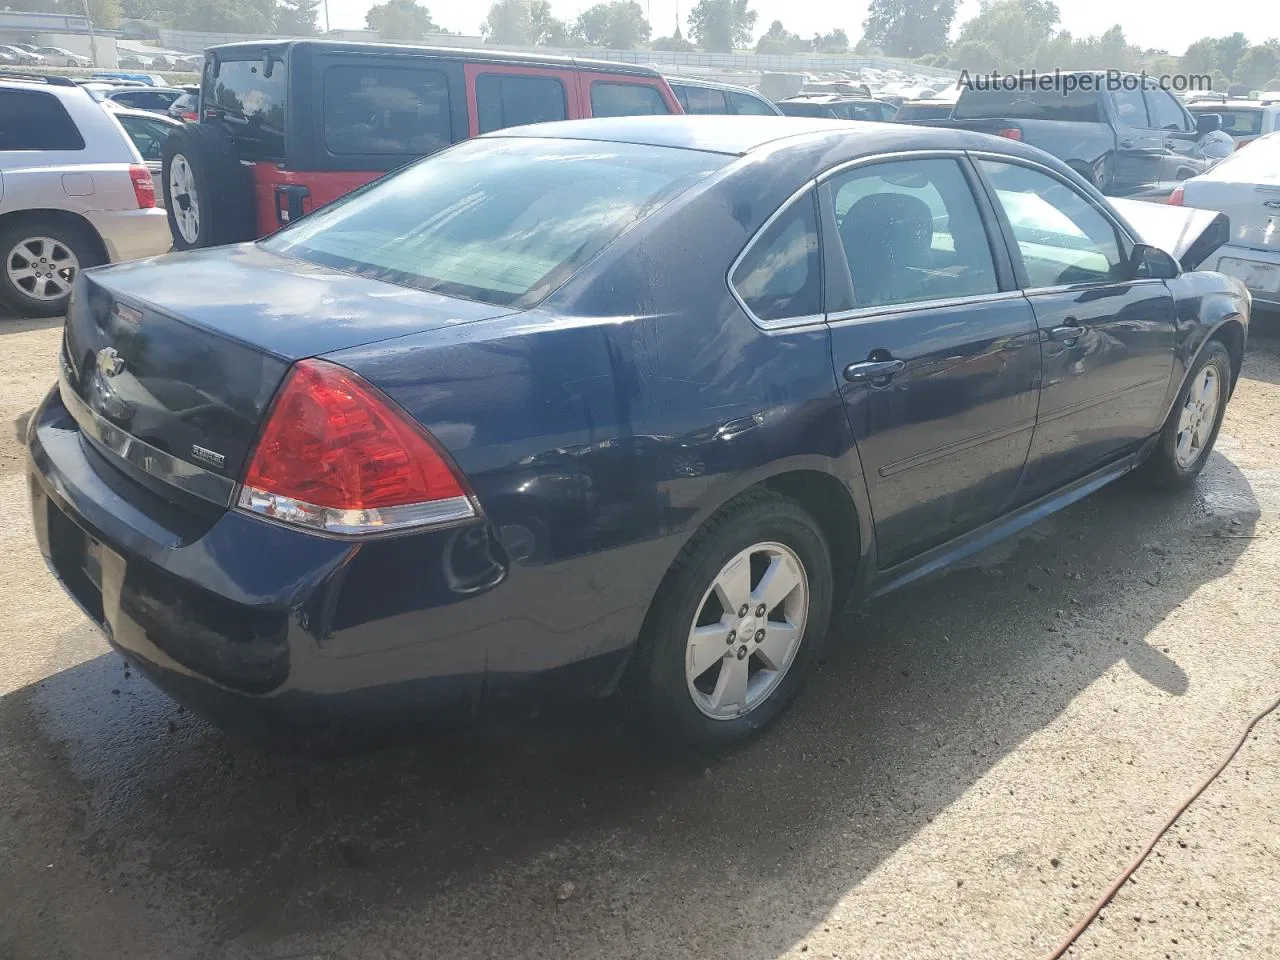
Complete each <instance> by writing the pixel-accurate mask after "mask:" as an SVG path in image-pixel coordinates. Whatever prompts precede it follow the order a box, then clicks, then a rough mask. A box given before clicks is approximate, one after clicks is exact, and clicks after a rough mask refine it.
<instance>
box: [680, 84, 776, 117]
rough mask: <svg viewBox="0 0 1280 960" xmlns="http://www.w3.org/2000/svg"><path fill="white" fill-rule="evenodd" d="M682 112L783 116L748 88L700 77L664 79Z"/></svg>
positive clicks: (766, 99)
mask: <svg viewBox="0 0 1280 960" xmlns="http://www.w3.org/2000/svg"><path fill="white" fill-rule="evenodd" d="M667 83H669V84H670V85H671V90H672V92H673V93H675V95H676V99H677V100H679V101H680V108H681V109H682V110H683V111H684V112H685V113H694V114H728V115H729V116H733V117H741V116H766V117H778V116H781V115H782V111H781V110H779V109H778V108H777V107H776V106H775V105H774V103H773V101H772V100H769V99H768V98H766V97H763V96H761V95H760V94H759V93H756V91H754V90H752V89H751V88H750V87H737V86H734V85H732V84H729V83H716V82H714V81H711V80H703V79H701V78H700V77H667Z"/></svg>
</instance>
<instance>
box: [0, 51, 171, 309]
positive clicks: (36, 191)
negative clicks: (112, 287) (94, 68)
mask: <svg viewBox="0 0 1280 960" xmlns="http://www.w3.org/2000/svg"><path fill="white" fill-rule="evenodd" d="M172 242H173V241H172V237H171V235H170V233H169V225H168V223H167V221H166V219H165V213H164V210H162V209H159V208H157V207H156V192H155V185H154V184H153V183H152V182H151V174H150V172H149V171H148V170H147V168H146V167H145V166H144V165H143V163H142V157H141V156H139V154H138V150H137V148H136V147H134V145H133V142H132V141H131V140H130V139H129V138H128V136H126V134H125V132H124V129H123V128H122V127H121V126H120V124H119V122H118V121H117V120H116V119H115V117H113V116H112V115H111V114H109V113H108V112H107V111H106V110H103V109H102V106H101V105H100V104H98V103H96V102H95V101H94V100H93V98H92V97H90V96H89V94H87V93H86V92H85V91H83V90H81V89H80V88H79V87H78V86H76V85H75V84H74V83H72V82H71V81H70V80H68V79H66V78H65V77H52V76H51V77H30V78H16V77H0V257H3V258H4V261H3V267H2V269H0V300H3V302H4V304H5V305H6V306H8V307H9V308H11V309H12V310H14V311H16V312H17V313H18V314H19V315H20V316H41V317H50V316H56V315H58V314H60V313H62V312H63V311H65V309H66V306H67V301H68V300H69V299H70V297H71V288H72V285H73V284H74V282H75V278H76V275H77V274H78V273H79V272H80V270H81V269H83V268H85V267H92V266H95V265H97V264H100V263H110V262H114V261H117V260H131V259H133V258H135V257H147V256H153V255H155V254H160V253H164V252H166V251H167V250H168V249H169V248H170V246H171V245H172Z"/></svg>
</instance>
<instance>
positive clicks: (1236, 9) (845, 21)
mask: <svg viewBox="0 0 1280 960" xmlns="http://www.w3.org/2000/svg"><path fill="white" fill-rule="evenodd" d="M327 2H328V5H329V18H330V21H331V23H330V26H332V27H334V28H348V29H351V28H362V27H363V26H364V14H365V11H366V10H368V9H369V7H370V6H371V5H372V4H373V0H327ZM419 2H420V3H422V4H423V5H424V6H426V7H427V9H429V10H430V11H431V16H432V17H433V18H434V19H435V21H436V23H439V24H441V25H443V26H444V27H446V28H447V29H449V30H452V31H454V32H460V33H465V34H469V35H478V34H479V31H480V22H481V21H482V20H483V19H484V16H485V13H486V12H487V11H488V9H489V3H488V0H419ZM594 2H596V0H551V7H552V10H553V11H554V12H555V15H556V16H558V17H560V18H561V19H564V20H572V19H573V18H574V17H576V16H577V15H578V14H579V13H581V12H582V11H583V10H585V9H586V8H587V7H589V6H591V5H592V4H593V3H594ZM637 2H638V3H639V4H640V6H642V7H646V8H647V12H648V15H649V22H650V23H651V24H652V25H653V35H654V36H655V37H660V36H666V35H667V34H669V33H671V30H672V27H673V26H674V25H675V19H676V11H677V3H678V4H679V7H678V9H679V12H680V29H681V30H682V31H686V32H687V26H686V24H685V18H686V17H687V15H688V12H689V8H690V7H691V6H692V4H693V2H694V0H637ZM751 8H752V9H753V10H755V11H756V12H757V13H758V14H759V17H758V18H757V19H756V34H757V36H758V35H759V34H761V33H763V32H764V31H765V30H766V29H768V26H769V24H770V23H771V22H772V21H774V20H781V21H782V23H783V26H785V27H786V28H787V29H788V30H790V31H791V32H792V33H798V34H800V35H801V36H804V37H809V36H812V35H813V34H815V33H819V32H821V33H826V32H828V31H829V30H831V29H833V28H835V27H843V28H844V30H845V32H846V33H848V34H849V36H850V38H851V39H852V40H855V41H856V39H857V38H858V37H859V36H861V35H862V21H863V20H864V19H866V15H867V0H845V2H840V3H837V2H833V0H752V3H751ZM1058 9H1059V10H1060V11H1061V13H1062V24H1061V26H1062V28H1063V29H1066V30H1070V31H1071V32H1072V34H1074V35H1075V36H1078V37H1085V36H1090V35H1093V34H1098V33H1102V32H1103V31H1104V30H1106V29H1108V28H1109V27H1111V26H1112V25H1113V24H1116V23H1119V24H1120V26H1121V27H1123V28H1124V33H1125V37H1126V38H1127V39H1128V40H1129V42H1130V43H1135V44H1137V45H1139V46H1141V47H1152V48H1155V49H1163V50H1168V51H1169V52H1170V53H1173V54H1181V53H1182V52H1183V51H1184V50H1186V48H1187V46H1188V45H1189V44H1191V43H1193V42H1194V41H1196V40H1199V39H1200V38H1201V37H1205V36H1223V35H1225V34H1230V33H1234V32H1235V31H1237V30H1239V31H1241V32H1242V33H1244V35H1245V36H1246V37H1248V38H1249V39H1250V40H1251V41H1253V42H1254V43H1259V42H1261V41H1263V40H1266V39H1267V38H1268V37H1276V36H1280V4H1277V3H1276V2H1275V0H1212V3H1208V2H1205V0H1165V2H1163V3H1160V4H1158V5H1157V4H1155V3H1151V2H1150V0H1058ZM1210 11H1211V12H1212V23H1208V22H1206V21H1207V20H1208V19H1209V15H1210ZM977 12H978V0H960V11H959V14H958V15H957V17H956V20H955V24H956V25H957V26H958V25H959V24H960V23H962V22H964V21H965V20H967V19H968V18H970V17H972V16H974V15H975V14H976V13H977ZM321 24H322V25H323V14H322V15H321Z"/></svg>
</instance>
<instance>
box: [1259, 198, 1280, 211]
mask: <svg viewBox="0 0 1280 960" xmlns="http://www.w3.org/2000/svg"><path fill="white" fill-rule="evenodd" d="M1262 205H1263V206H1264V207H1266V208H1267V209H1268V210H1280V200H1264V201H1263V202H1262Z"/></svg>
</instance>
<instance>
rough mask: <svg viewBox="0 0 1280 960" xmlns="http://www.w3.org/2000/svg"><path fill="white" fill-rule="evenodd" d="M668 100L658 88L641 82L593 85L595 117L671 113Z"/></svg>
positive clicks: (593, 114)
mask: <svg viewBox="0 0 1280 960" xmlns="http://www.w3.org/2000/svg"><path fill="white" fill-rule="evenodd" d="M670 112H671V111H670V110H668V109H667V102H666V101H665V100H663V99H662V94H660V93H659V92H658V91H657V88H655V87H650V86H646V85H644V84H639V83H601V82H596V83H593V84H592V85H591V115H592V116H593V117H637V116H647V115H649V114H663V113H670Z"/></svg>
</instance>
